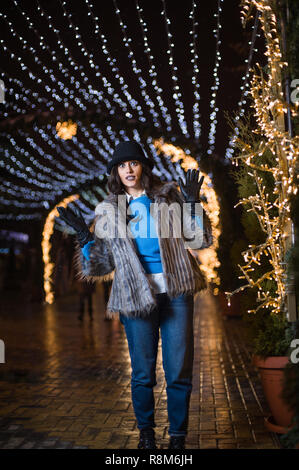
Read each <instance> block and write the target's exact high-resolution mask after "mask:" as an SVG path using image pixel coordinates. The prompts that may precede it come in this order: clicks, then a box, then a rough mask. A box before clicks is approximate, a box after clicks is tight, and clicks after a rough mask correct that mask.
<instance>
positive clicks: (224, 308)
mask: <svg viewBox="0 0 299 470" xmlns="http://www.w3.org/2000/svg"><path fill="white" fill-rule="evenodd" d="M218 299H219V304H220V309H221V313H222V315H225V316H227V317H240V316H241V315H242V313H241V307H240V296H239V295H238V294H235V295H233V296H232V297H231V298H230V306H228V305H227V298H226V295H225V293H224V292H221V291H220V292H219V294H218Z"/></svg>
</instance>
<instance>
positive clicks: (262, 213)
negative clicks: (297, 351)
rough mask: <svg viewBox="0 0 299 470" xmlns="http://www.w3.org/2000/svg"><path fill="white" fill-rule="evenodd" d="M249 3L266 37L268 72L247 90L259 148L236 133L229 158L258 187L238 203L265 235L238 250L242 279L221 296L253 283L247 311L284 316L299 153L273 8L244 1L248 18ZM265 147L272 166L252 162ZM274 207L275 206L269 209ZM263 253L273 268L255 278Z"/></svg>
mask: <svg viewBox="0 0 299 470" xmlns="http://www.w3.org/2000/svg"><path fill="white" fill-rule="evenodd" d="M251 4H252V5H254V6H255V7H256V8H257V10H258V11H259V13H260V15H259V20H260V23H261V27H262V30H263V32H264V35H265V39H266V52H265V55H266V57H267V61H268V74H267V75H266V76H265V75H264V73H263V71H262V69H261V67H258V71H257V72H256V73H254V74H253V78H252V81H251V90H250V93H251V96H252V98H253V102H254V111H255V118H256V129H255V130H254V133H255V134H256V135H258V136H259V138H260V143H259V147H258V149H257V150H256V149H255V148H253V147H252V145H250V143H249V142H244V141H243V139H242V138H241V136H238V137H236V139H235V142H236V145H237V146H238V148H239V150H240V155H239V156H237V157H234V161H237V160H238V159H239V160H242V161H243V162H244V164H245V166H246V167H247V168H248V169H249V170H250V171H249V175H250V176H251V177H252V179H253V181H254V183H255V184H256V187H257V194H256V195H252V196H250V197H248V198H242V199H241V200H240V202H239V203H238V204H237V205H239V204H240V205H245V206H247V207H248V206H249V209H247V210H248V211H252V212H253V213H254V214H255V215H256V217H257V219H258V221H259V224H260V226H261V229H262V230H263V232H264V233H265V234H266V240H265V241H264V242H263V243H262V244H260V245H257V246H255V245H249V247H248V249H247V250H245V251H244V252H243V253H242V254H243V257H244V260H245V263H246V264H245V265H244V266H241V265H238V266H239V268H240V270H241V271H242V274H243V275H242V276H239V278H240V279H245V280H246V281H247V284H245V285H243V286H241V287H240V288H238V289H236V290H235V291H233V292H226V295H227V298H228V299H230V297H231V296H232V295H234V294H235V293H237V292H240V291H243V290H244V289H247V288H257V289H258V292H259V293H258V297H257V301H258V302H259V303H260V305H259V306H258V307H257V308H256V309H254V310H249V312H250V313H256V312H257V311H258V310H259V309H262V308H268V309H270V311H271V313H273V314H279V313H285V314H286V316H288V311H287V303H286V296H287V289H286V279H287V275H286V263H285V255H286V250H287V247H288V246H289V244H290V241H291V231H290V198H291V196H292V194H296V192H297V188H298V182H297V181H296V178H295V165H296V161H298V157H299V137H298V136H295V137H291V136H290V135H289V133H288V132H286V131H285V124H284V113H285V112H286V104H285V102H284V99H283V94H282V83H281V71H282V70H283V68H284V67H285V66H286V65H287V64H286V63H285V62H283V61H282V56H281V51H280V47H279V35H278V31H277V19H276V16H275V13H274V11H273V9H272V5H271V2H270V1H269V0H261V1H257V0H243V15H244V18H247V12H248V10H249V6H250V5H251ZM293 111H294V110H293ZM294 112H295V111H294ZM266 151H268V152H270V154H272V155H273V156H275V162H276V164H274V165H273V167H270V166H268V165H265V164H264V165H259V164H258V163H257V162H256V158H257V157H260V156H262V155H263V154H264V152H266ZM257 170H260V171H263V172H265V171H266V172H269V173H271V174H272V176H273V180H274V183H275V184H274V190H273V196H274V198H275V199H274V201H273V202H271V201H269V199H268V198H269V195H268V194H267V193H266V188H265V186H264V185H263V180H262V178H261V177H260V176H259V175H258V173H257ZM273 208H274V209H276V210H275V211H273ZM264 255H265V256H267V257H268V258H269V262H270V264H271V267H272V268H271V269H270V270H269V271H266V272H264V273H263V274H262V275H261V276H260V277H259V278H258V279H255V278H254V274H253V273H254V271H255V269H254V268H255V265H259V264H260V263H261V260H262V257H263V256H264ZM265 280H269V281H272V282H273V283H274V284H275V286H276V290H275V292H274V293H270V292H269V291H268V290H265V288H264V286H263V282H264V281H265Z"/></svg>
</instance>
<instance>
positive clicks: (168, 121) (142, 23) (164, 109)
mask: <svg viewBox="0 0 299 470" xmlns="http://www.w3.org/2000/svg"><path fill="white" fill-rule="evenodd" d="M135 3H136V10H137V13H138V18H139V23H140V26H141V30H142V35H143V43H144V48H145V49H144V50H145V53H146V55H147V58H148V63H149V65H150V67H149V75H150V77H151V79H152V81H151V85H152V87H153V89H154V91H155V93H156V99H157V102H158V108H159V109H160V111H161V113H162V117H163V119H164V121H165V123H166V130H167V131H168V132H171V131H172V125H171V116H170V114H169V111H168V109H167V107H166V106H165V104H164V101H163V98H162V96H161V95H162V91H163V90H162V88H160V87H159V85H158V74H157V71H156V67H155V63H154V60H153V59H154V57H153V55H152V54H153V53H152V51H151V48H150V45H149V39H148V37H147V34H146V33H147V31H148V27H147V24H146V22H145V20H144V18H143V15H142V13H143V9H142V8H140V6H139V1H138V0H135Z"/></svg>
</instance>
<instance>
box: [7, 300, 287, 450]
mask: <svg viewBox="0 0 299 470" xmlns="http://www.w3.org/2000/svg"><path fill="white" fill-rule="evenodd" d="M95 300H96V308H95V311H96V315H94V316H95V318H94V321H93V322H90V320H89V318H88V316H87V315H86V317H85V318H84V321H83V322H82V323H80V322H79V320H78V319H77V311H76V308H77V298H76V297H75V296H69V297H67V298H65V299H60V300H59V301H57V302H56V303H55V304H54V305H42V306H40V305H38V304H26V303H22V302H21V299H17V298H16V299H15V301H14V302H12V301H4V302H2V307H1V311H0V339H2V340H3V341H4V343H5V360H6V362H5V364H0V448H2V449H31V448H34V449H46V448H50V449H54V448H55V449H57V448H58V449H65V448H68V449H80V448H84V449H124V448H127V449H135V448H136V447H137V443H138V436H139V432H138V429H137V427H136V422H135V417H134V412H133V408H132V404H131V396H130V395H131V391H130V373H131V371H130V360H129V354H128V350H127V344H126V339H125V334H124V331H123V327H122V326H121V324H120V323H119V321H118V320H117V319H115V320H111V321H106V320H105V319H104V310H103V305H102V296H101V292H98V293H97V295H96V299H95ZM195 306H196V314H195V363H194V385H193V391H192V396H191V404H190V420H189V434H188V437H187V442H186V448H187V449H188V448H189V449H198V448H201V449H215V448H219V449H275V448H279V447H280V446H279V441H278V439H277V436H276V435H275V434H271V433H269V432H268V431H267V430H266V429H265V427H264V424H263V417H264V416H266V415H267V414H268V409H267V405H266V403H265V399H264V397H263V393H262V389H261V385H260V381H259V377H258V373H257V371H256V369H255V368H254V367H253V366H252V365H251V362H250V351H249V350H248V348H247V347H246V344H245V342H244V339H243V326H242V321H241V320H240V319H239V318H228V319H225V318H224V317H223V316H222V315H221V312H219V310H218V308H217V302H216V300H215V298H214V297H213V296H211V295H210V294H209V293H208V292H205V293H201V294H199V295H197V296H196V303H195ZM165 387H166V384H165V380H164V374H163V369H162V360H161V350H160V349H159V355H158V363H157V385H156V387H155V399H156V424H157V428H156V436H157V441H158V447H159V448H161V449H166V448H167V444H168V435H167V427H168V425H167V402H166V391H165Z"/></svg>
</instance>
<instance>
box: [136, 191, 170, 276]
mask: <svg viewBox="0 0 299 470" xmlns="http://www.w3.org/2000/svg"><path fill="white" fill-rule="evenodd" d="M151 202H152V201H151V200H150V198H149V197H148V196H147V195H146V194H142V196H140V197H137V198H135V199H132V200H131V201H130V202H129V208H130V213H131V215H132V216H133V217H137V220H136V221H133V220H132V221H130V222H129V228H130V230H131V232H132V234H133V235H134V238H133V242H134V244H135V247H136V251H137V254H138V257H139V259H140V262H141V264H142V266H143V268H144V270H145V272H146V273H147V274H153V273H162V272H163V269H162V263H161V256H160V246H159V239H158V235H157V232H156V227H155V221H154V219H153V218H152V216H151V215H150V205H151Z"/></svg>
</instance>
